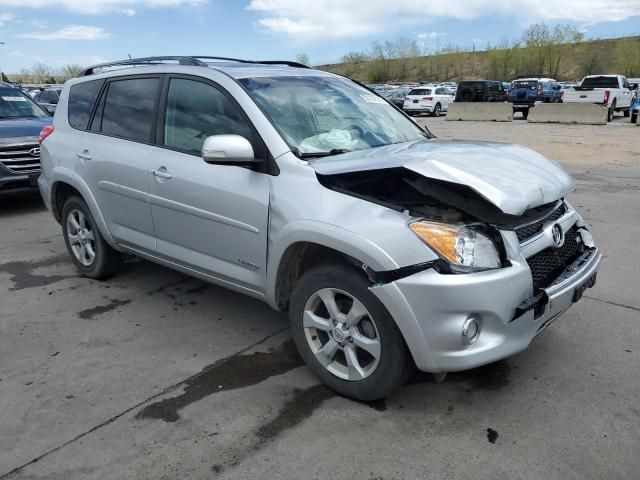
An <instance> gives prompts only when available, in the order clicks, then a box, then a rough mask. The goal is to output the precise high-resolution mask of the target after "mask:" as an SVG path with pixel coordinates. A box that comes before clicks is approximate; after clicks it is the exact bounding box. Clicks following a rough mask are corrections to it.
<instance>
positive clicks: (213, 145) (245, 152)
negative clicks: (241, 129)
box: [202, 135, 256, 165]
mask: <svg viewBox="0 0 640 480" xmlns="http://www.w3.org/2000/svg"><path fill="white" fill-rule="evenodd" d="M202 159H203V160H204V161H205V162H207V163H212V164H216V165H246V164H251V163H255V162H256V159H255V157H254V154H253V147H252V146H251V143H250V142H249V140H247V139H246V138H244V137H242V136H240V135H211V136H210V137H207V138H206V139H205V140H204V144H203V145H202Z"/></svg>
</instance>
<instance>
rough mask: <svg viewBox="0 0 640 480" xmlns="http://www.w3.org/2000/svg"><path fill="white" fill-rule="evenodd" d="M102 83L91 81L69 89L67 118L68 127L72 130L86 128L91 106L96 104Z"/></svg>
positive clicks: (102, 81)
mask: <svg viewBox="0 0 640 480" xmlns="http://www.w3.org/2000/svg"><path fill="white" fill-rule="evenodd" d="M103 83H104V80H91V81H90V82H83V83H78V84H77V85H73V86H72V87H71V89H70V90H69V102H68V106H67V116H68V118H69V125H71V126H72V127H73V128H77V129H79V130H84V129H86V128H87V124H88V123H89V117H90V116H91V110H93V105H94V103H96V99H97V98H98V94H99V93H100V88H101V87H102V84H103Z"/></svg>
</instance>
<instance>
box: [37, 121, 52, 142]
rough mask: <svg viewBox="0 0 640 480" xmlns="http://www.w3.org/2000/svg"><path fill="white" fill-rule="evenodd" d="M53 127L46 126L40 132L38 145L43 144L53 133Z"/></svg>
mask: <svg viewBox="0 0 640 480" xmlns="http://www.w3.org/2000/svg"><path fill="white" fill-rule="evenodd" d="M53 130H54V128H53V125H47V126H46V127H44V128H43V129H42V130H41V131H40V137H39V138H40V143H42V142H44V141H45V139H46V138H47V137H48V136H49V135H51V134H52V133H53Z"/></svg>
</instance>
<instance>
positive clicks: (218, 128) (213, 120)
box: [164, 78, 252, 155]
mask: <svg viewBox="0 0 640 480" xmlns="http://www.w3.org/2000/svg"><path fill="white" fill-rule="evenodd" d="M229 134H234V135H240V136H243V137H244V138H246V139H247V140H251V138H252V131H251V128H250V127H249V125H248V124H247V122H246V121H245V120H244V118H243V116H242V115H241V114H240V111H239V110H238V108H237V107H236V106H235V105H234V104H233V103H232V102H231V101H230V100H229V99H228V98H227V97H226V96H225V95H224V94H223V93H222V92H221V91H220V90H218V89H217V88H215V87H213V86H211V85H208V84H206V83H202V82H199V81H195V80H187V79H182V78H174V79H172V80H171V82H170V83H169V93H168V95H167V109H166V112H165V118H164V145H166V146H168V147H172V148H176V149H178V150H184V151H187V152H192V153H195V154H198V155H200V153H201V151H202V145H203V143H204V140H205V139H206V138H207V137H209V136H211V135H229Z"/></svg>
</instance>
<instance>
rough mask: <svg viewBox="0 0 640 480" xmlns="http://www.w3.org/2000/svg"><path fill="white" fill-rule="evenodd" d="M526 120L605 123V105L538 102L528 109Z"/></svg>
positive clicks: (582, 123)
mask: <svg viewBox="0 0 640 480" xmlns="http://www.w3.org/2000/svg"><path fill="white" fill-rule="evenodd" d="M527 122H530V123H573V124H579V125H606V124H607V107H605V106H603V105H596V104H594V103H540V104H538V105H536V106H535V107H534V108H532V109H531V110H529V118H527Z"/></svg>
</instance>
